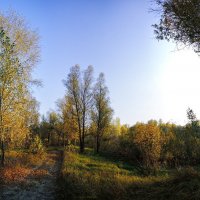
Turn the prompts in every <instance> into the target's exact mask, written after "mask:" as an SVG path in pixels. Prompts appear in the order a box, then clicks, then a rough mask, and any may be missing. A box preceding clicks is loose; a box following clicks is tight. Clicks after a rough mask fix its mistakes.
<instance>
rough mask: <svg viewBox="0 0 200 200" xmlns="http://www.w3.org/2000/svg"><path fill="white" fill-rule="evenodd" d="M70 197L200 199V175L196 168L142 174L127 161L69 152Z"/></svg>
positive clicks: (67, 194) (67, 189) (65, 175)
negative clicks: (147, 174)
mask: <svg viewBox="0 0 200 200" xmlns="http://www.w3.org/2000/svg"><path fill="white" fill-rule="evenodd" d="M62 174H63V180H62V186H63V192H64V194H65V198H66V199H68V198H69V199H145V200H146V199H178V200H179V199H198V198H199V195H200V175H199V173H198V172H197V171H195V170H193V169H187V170H181V171H180V172H176V173H173V172H171V173H169V174H168V173H162V172H161V173H160V175H157V176H146V177H145V176H142V175H140V174H139V173H138V171H137V170H136V169H135V168H134V167H133V166H129V165H128V164H126V163H123V162H119V161H113V160H112V159H111V160H108V158H104V157H102V156H99V155H95V154H93V152H92V151H90V149H87V150H86V153H85V154H79V153H76V152H73V153H72V152H65V157H64V163H63V168H62Z"/></svg>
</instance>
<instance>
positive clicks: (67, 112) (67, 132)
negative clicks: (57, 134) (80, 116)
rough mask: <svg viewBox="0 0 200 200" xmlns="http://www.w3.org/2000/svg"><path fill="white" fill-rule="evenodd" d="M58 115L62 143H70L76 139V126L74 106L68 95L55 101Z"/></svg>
mask: <svg viewBox="0 0 200 200" xmlns="http://www.w3.org/2000/svg"><path fill="white" fill-rule="evenodd" d="M57 106H58V110H59V117H60V121H61V124H60V129H61V132H62V136H63V145H64V146H65V145H66V144H70V143H71V142H72V141H75V142H76V140H77V136H78V127H77V123H76V117H75V107H73V104H72V102H71V101H70V98H69V97H68V96H65V97H64V98H63V99H61V100H59V101H58V102H57Z"/></svg>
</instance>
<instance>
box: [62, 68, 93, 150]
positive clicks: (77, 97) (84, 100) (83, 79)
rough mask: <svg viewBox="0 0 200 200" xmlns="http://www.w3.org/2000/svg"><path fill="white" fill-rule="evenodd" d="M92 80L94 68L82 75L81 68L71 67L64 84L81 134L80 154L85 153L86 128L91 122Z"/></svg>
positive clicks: (88, 69)
mask: <svg viewBox="0 0 200 200" xmlns="http://www.w3.org/2000/svg"><path fill="white" fill-rule="evenodd" d="M92 80H93V68H92V67H91V66H88V68H87V69H86V70H84V71H83V72H82V73H81V72H80V67H79V66H78V65H75V66H73V67H71V69H70V73H69V74H68V77H67V80H66V81H64V84H65V86H66V88H67V96H68V97H69V99H70V101H71V102H72V105H73V106H74V108H75V113H74V115H75V119H76V123H77V126H78V132H79V145H80V152H81V153H82V152H84V148H85V135H86V127H87V126H88V122H89V114H90V109H91V106H92Z"/></svg>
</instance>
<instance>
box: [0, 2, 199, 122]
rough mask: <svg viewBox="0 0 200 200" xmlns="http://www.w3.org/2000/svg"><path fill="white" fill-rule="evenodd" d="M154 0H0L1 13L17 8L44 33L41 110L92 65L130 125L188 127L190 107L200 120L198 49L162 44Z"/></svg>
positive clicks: (38, 70)
mask: <svg viewBox="0 0 200 200" xmlns="http://www.w3.org/2000/svg"><path fill="white" fill-rule="evenodd" d="M151 2H152V1H151V0H145V1H140V0H43V1H42V0H28V1H27V0H0V10H1V11H6V10H8V9H10V8H11V9H14V10H16V11H17V12H19V13H20V14H21V15H23V16H24V17H25V18H26V20H27V21H28V23H29V24H30V27H31V28H32V29H37V30H38V33H39V35H40V38H41V39H40V46H41V61H40V63H39V64H38V66H37V68H36V70H35V72H34V76H35V77H36V78H39V79H41V80H42V81H43V87H42V88H36V89H34V91H35V92H34V96H35V97H36V98H37V100H38V101H39V102H40V113H41V114H45V113H46V112H47V111H49V110H50V109H56V106H55V102H56V100H57V99H59V98H62V97H63V96H64V94H65V87H64V85H63V83H62V80H63V79H65V78H66V77H67V74H68V72H69V68H70V67H71V66H73V65H75V64H79V65H80V66H81V67H82V69H84V68H86V67H87V66H88V65H93V67H94V69H95V76H98V73H100V72H104V73H105V76H106V82H107V86H108V88H109V91H110V99H111V106H112V107H113V109H114V111H115V117H120V119H121V122H122V123H128V124H130V125H132V124H134V123H135V122H137V121H144V122H146V121H147V120H149V119H157V120H158V119H160V118H161V119H163V120H164V121H171V122H175V123H179V124H183V123H186V122H187V119H186V109H187V108H188V107H191V108H192V109H194V111H195V112H196V113H197V116H200V115H199V114H200V112H198V110H199V111H200V95H199V94H198V93H200V79H199V78H198V77H199V75H200V60H199V58H198V56H197V55H196V54H195V53H194V52H193V51H192V50H183V51H174V50H175V45H174V44H172V43H167V42H165V41H160V42H158V41H157V40H156V39H155V38H154V35H153V28H152V27H151V25H152V24H154V23H156V22H157V21H158V19H159V16H158V15H156V14H155V13H150V12H149V10H150V8H151V7H152V3H151Z"/></svg>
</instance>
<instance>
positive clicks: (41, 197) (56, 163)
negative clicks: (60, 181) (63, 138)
mask: <svg viewBox="0 0 200 200" xmlns="http://www.w3.org/2000/svg"><path fill="white" fill-rule="evenodd" d="M61 162H62V159H61V152H59V151H50V152H48V153H47V156H46V159H45V160H44V162H43V163H42V165H41V166H37V169H33V170H36V171H37V170H38V171H43V172H45V173H44V174H42V175H41V174H40V176H37V174H36V175H32V176H31V175H30V176H27V177H26V179H25V181H24V182H23V184H15V185H7V186H4V188H3V191H2V192H1V194H0V199H2V200H47V199H48V200H53V199H56V192H57V191H58V188H57V184H56V181H57V176H58V174H59V170H60V167H61Z"/></svg>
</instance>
